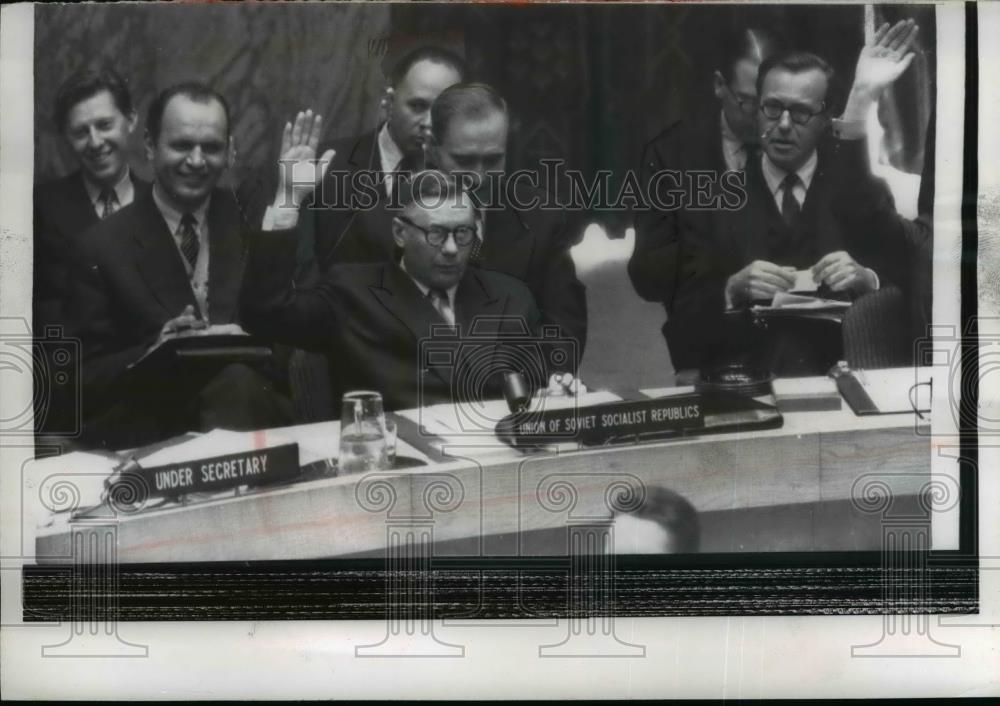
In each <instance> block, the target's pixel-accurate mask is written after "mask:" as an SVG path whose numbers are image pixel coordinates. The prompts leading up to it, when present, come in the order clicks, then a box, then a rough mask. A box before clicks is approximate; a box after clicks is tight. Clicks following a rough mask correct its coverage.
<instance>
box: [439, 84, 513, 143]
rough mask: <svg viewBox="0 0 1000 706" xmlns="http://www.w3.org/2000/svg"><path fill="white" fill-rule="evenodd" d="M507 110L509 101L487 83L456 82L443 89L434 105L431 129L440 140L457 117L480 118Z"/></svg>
mask: <svg viewBox="0 0 1000 706" xmlns="http://www.w3.org/2000/svg"><path fill="white" fill-rule="evenodd" d="M497 111H499V112H501V113H503V114H504V115H506V114H507V101H505V100H504V99H503V97H502V96H501V95H500V94H499V93H497V92H496V89H494V88H493V87H492V86H489V85H487V84H485V83H456V84H455V85H454V86H449V87H448V88H446V89H444V90H443V91H441V93H440V95H438V97H437V98H436V99H435V100H434V104H433V105H432V106H431V132H432V133H433V134H434V139H435V140H437V142H438V143H441V141H442V140H443V138H444V135H445V133H446V132H447V131H448V125H449V124H451V121H452V120H453V119H455V118H456V117H461V118H465V119H466V120H481V119H482V118H485V117H487V116H489V115H491V114H493V113H494V112H497Z"/></svg>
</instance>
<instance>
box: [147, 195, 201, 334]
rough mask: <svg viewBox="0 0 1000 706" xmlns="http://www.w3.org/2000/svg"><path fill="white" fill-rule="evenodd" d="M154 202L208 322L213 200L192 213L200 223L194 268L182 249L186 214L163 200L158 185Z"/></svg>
mask: <svg viewBox="0 0 1000 706" xmlns="http://www.w3.org/2000/svg"><path fill="white" fill-rule="evenodd" d="M153 201H154V202H155V203H156V207H157V208H158V209H159V211H160V214H161V215H162V216H163V220H164V221H166V223H167V229H168V230H169V231H170V233H171V235H173V237H174V245H176V246H177V253H178V254H179V255H180V257H181V262H183V263H184V270H185V271H186V272H187V274H188V277H189V279H190V282H191V290H192V291H193V292H194V299H195V301H196V302H197V303H198V309H199V310H200V312H201V317H202V319H204V320H205V321H208V265H209V262H208V257H209V254H208V250H209V248H208V218H207V216H208V204H209V201H211V198H208V199H205V203H203V204H202V205H201V206H199V207H198V208H197V209H195V210H194V211H191V212H190V213H191V215H192V216H194V217H195V220H196V221H197V222H198V223H197V225H196V226H195V232H197V234H198V258H197V260H196V261H195V264H194V267H192V266H191V263H189V262H188V261H187V258H186V257H184V251H183V250H182V248H181V244H182V238H181V234H180V227H181V219H182V218H183V217H184V213H185V212H184V211H178V210H177V209H175V208H174V207H173V206H171V205H169V204H168V203H167V202H166V201H165V200H164V199H163V196H162V195H161V194H160V187H159V185H158V184H154V185H153ZM177 313H178V314H180V313H181V312H179V311H178V312H177Z"/></svg>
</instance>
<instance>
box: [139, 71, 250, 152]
mask: <svg viewBox="0 0 1000 706" xmlns="http://www.w3.org/2000/svg"><path fill="white" fill-rule="evenodd" d="M176 96H184V97H185V98H187V99H189V100H192V101H194V102H195V103H210V102H212V101H218V103H219V105H221V106H222V111H223V112H224V113H225V114H226V135H228V134H229V129H230V123H229V103H227V102H226V99H225V97H224V96H223V95H222V94H221V93H219V92H218V91H216V90H215V89H214V88H211V87H210V86H207V85H206V84H204V83H198V82H196V81H189V82H186V83H178V84H175V85H173V86H170V87H169V88H167V89H164V90H163V91H161V92H160V94H159V95H158V96H156V98H154V99H153V102H152V103H150V105H149V110H148V111H147V113H146V132H148V133H149V136H150V138H152V140H153V142H156V141H157V140H159V139H160V128H161V127H162V126H163V111H164V110H166V108H167V103H169V102H170V99H171V98H174V97H176Z"/></svg>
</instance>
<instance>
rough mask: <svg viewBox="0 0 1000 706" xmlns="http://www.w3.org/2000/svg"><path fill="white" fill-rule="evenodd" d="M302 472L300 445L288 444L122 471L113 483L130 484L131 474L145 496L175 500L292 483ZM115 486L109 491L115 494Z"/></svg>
mask: <svg viewBox="0 0 1000 706" xmlns="http://www.w3.org/2000/svg"><path fill="white" fill-rule="evenodd" d="M299 473H300V468H299V445H298V444H285V445H283V446H272V447H270V448H265V449H260V450H259V451H244V452H241V453H236V454H227V455H225V456H215V457H213V458H205V459H199V460H197V461H185V462H182V463H172V464H169V465H166V466H151V467H149V468H141V467H136V468H131V469H128V470H125V471H123V472H122V475H121V476H120V477H119V478H118V479H117V480H116V481H115V482H114V483H129V480H128V477H129V476H130V475H131V476H133V478H134V477H138V478H139V479H141V484H142V486H144V487H143V491H144V492H145V493H147V495H146V497H176V496H178V495H184V494H186V493H213V492H218V491H222V490H226V489H229V488H237V487H239V486H241V485H261V484H266V483H274V482H277V481H283V480H291V479H292V478H296V477H297V476H298V475H299ZM114 483H112V487H111V489H110V492H111V494H112V495H113V494H114V492H115V489H114Z"/></svg>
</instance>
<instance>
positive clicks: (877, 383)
mask: <svg viewBox="0 0 1000 706" xmlns="http://www.w3.org/2000/svg"><path fill="white" fill-rule="evenodd" d="M854 377H856V378H857V380H858V382H860V383H861V386H862V387H863V388H864V389H865V392H867V393H868V396H869V397H870V398H871V400H872V402H874V403H875V406H876V407H877V408H878V410H879V412H881V413H883V414H892V413H895V412H913V411H914V406H916V410H917V411H918V412H929V411H930V408H931V386H930V381H931V368H930V367H921V368H881V369H874V370H856V371H855V372H854Z"/></svg>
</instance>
